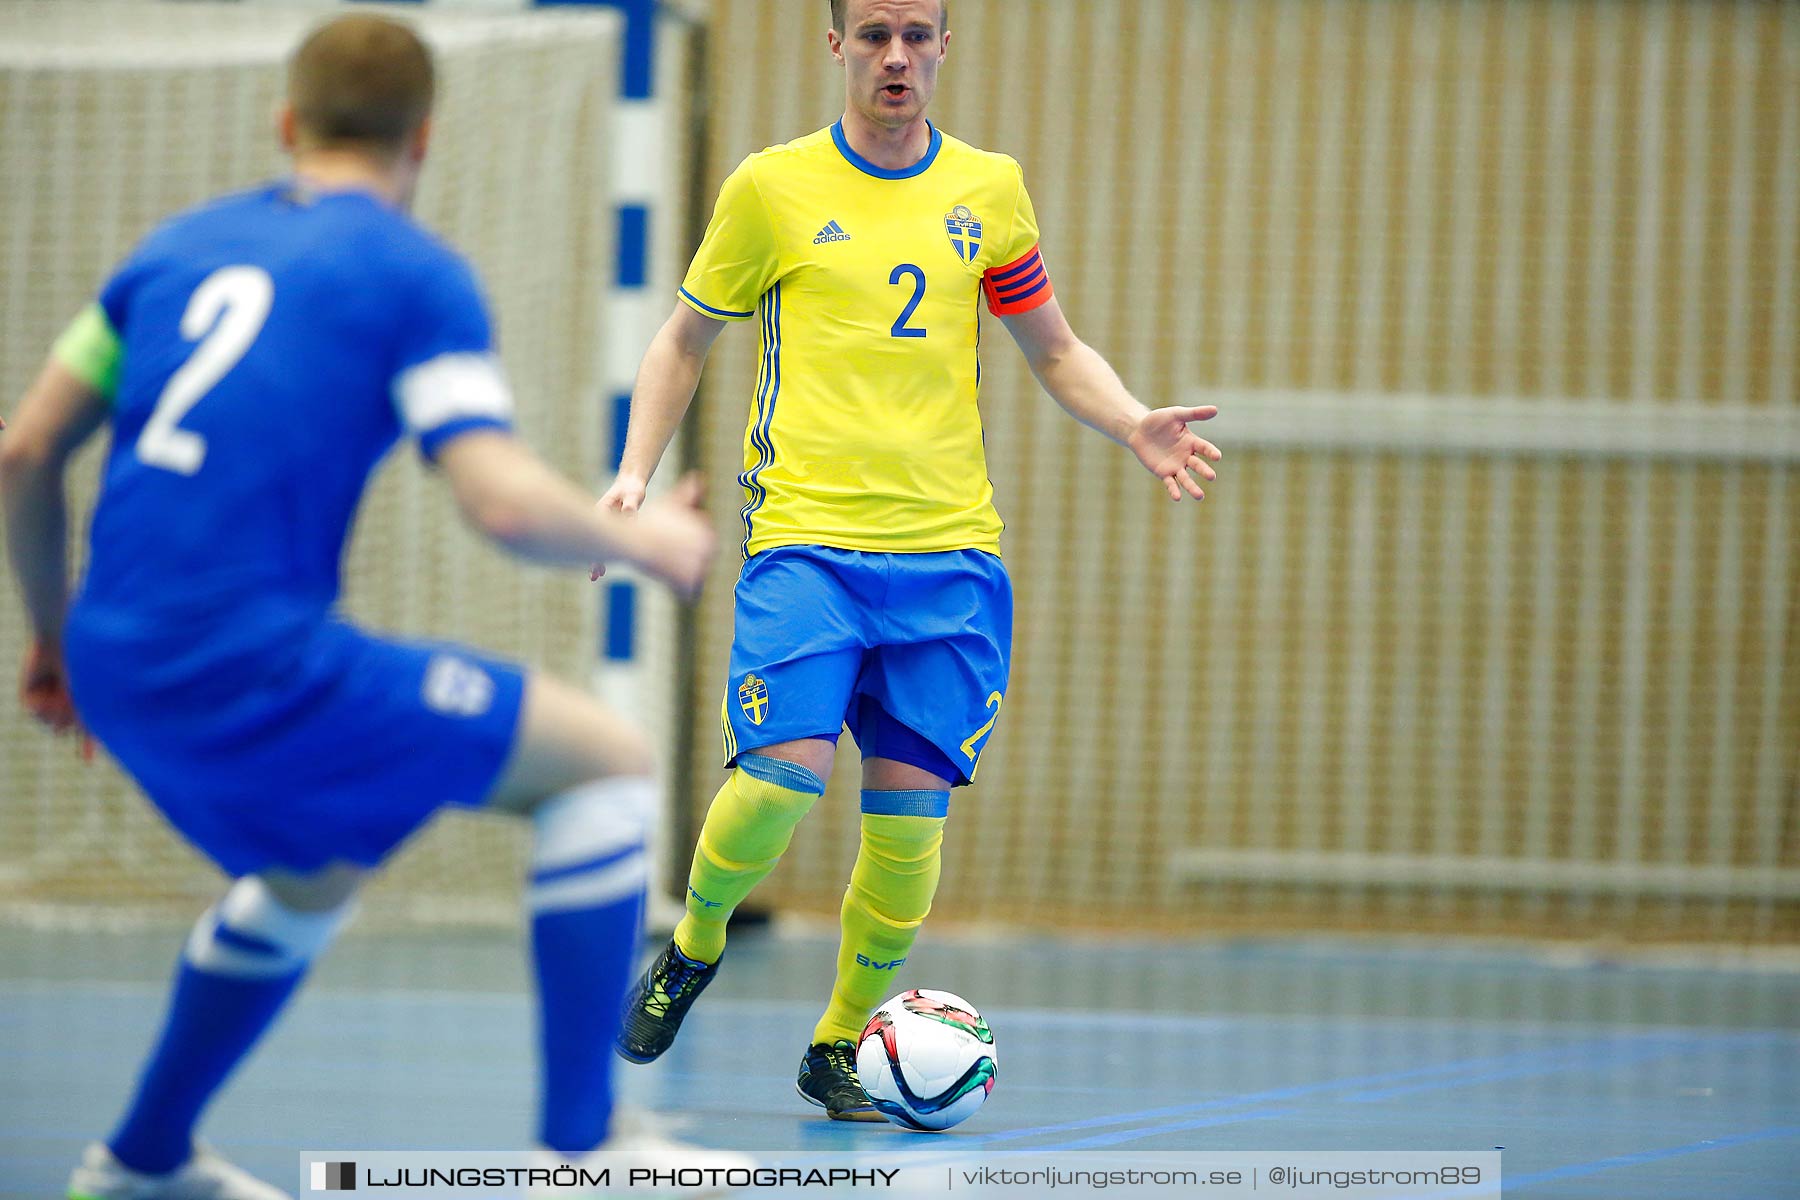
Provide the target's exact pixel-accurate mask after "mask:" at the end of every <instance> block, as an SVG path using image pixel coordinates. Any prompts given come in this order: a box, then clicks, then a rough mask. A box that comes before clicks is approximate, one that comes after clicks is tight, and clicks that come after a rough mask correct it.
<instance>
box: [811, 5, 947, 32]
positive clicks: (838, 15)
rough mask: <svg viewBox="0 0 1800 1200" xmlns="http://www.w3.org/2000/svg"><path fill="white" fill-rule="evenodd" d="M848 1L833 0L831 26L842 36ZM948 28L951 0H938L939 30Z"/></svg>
mask: <svg viewBox="0 0 1800 1200" xmlns="http://www.w3.org/2000/svg"><path fill="white" fill-rule="evenodd" d="M848 3H849V0H831V27H832V28H833V29H835V30H837V31H838V36H840V37H842V36H843V33H844V5H846V4H848ZM948 28H950V0H938V32H939V33H942V32H943V31H944V30H946V29H948Z"/></svg>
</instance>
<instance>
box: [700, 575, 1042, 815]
mask: <svg viewBox="0 0 1800 1200" xmlns="http://www.w3.org/2000/svg"><path fill="white" fill-rule="evenodd" d="M736 600H737V627H736V631H735V634H734V637H733V639H732V644H731V677H730V680H729V682H728V683H727V685H726V688H725V703H724V714H723V716H724V735H725V765H726V766H727V767H729V766H731V765H733V764H734V763H735V762H736V761H737V756H738V755H739V754H743V753H747V752H749V751H752V750H755V749H757V748H759V747H763V746H773V745H775V744H777V743H779V742H790V741H794V740H796V739H798V738H826V739H829V740H831V741H836V740H837V737H838V733H839V732H840V731H841V730H842V729H843V728H845V727H846V726H848V727H849V729H850V735H851V736H852V737H854V738H855V739H856V744H857V746H858V747H859V748H860V749H861V750H862V753H863V757H864V758H891V759H895V760H897V761H899V762H904V763H911V764H912V765H913V766H915V767H919V768H921V769H923V770H927V771H930V772H932V773H933V774H935V775H938V776H940V777H941V778H944V779H948V780H949V781H950V782H951V783H952V784H953V785H957V786H960V785H962V784H966V783H968V782H970V781H971V780H973V779H974V778H975V770H976V768H977V767H978V766H979V765H980V762H981V751H982V749H983V747H985V746H986V745H987V742H988V739H989V738H990V737H991V736H992V734H993V732H994V723H995V722H996V721H997V720H998V719H999V717H1000V705H1001V702H1002V700H1003V698H1004V697H1005V695H1006V677H1007V671H1008V668H1009V666H1010V664H1011V657H1012V583H1011V581H1009V580H1008V579H1007V575H1006V568H1005V566H1003V565H1002V564H1001V562H1000V559H999V558H998V557H997V556H996V555H993V554H988V553H986V552H985V551H981V550H954V551H949V552H946V553H941V554H869V553H863V552H861V551H855V550H834V549H829V548H826V547H821V546H782V547H777V548H776V549H773V550H765V551H763V552H762V553H760V554H757V555H755V556H753V557H752V558H751V559H750V561H749V562H747V563H745V564H744V571H743V575H742V576H741V577H740V578H739V580H738V585H737V594H736Z"/></svg>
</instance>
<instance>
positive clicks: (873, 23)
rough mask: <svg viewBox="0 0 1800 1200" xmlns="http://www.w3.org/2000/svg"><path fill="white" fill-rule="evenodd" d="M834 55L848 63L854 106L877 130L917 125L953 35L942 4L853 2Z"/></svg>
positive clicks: (926, 0)
mask: <svg viewBox="0 0 1800 1200" xmlns="http://www.w3.org/2000/svg"><path fill="white" fill-rule="evenodd" d="M847 10H848V11H846V13H845V14H844V35H843V37H842V38H841V39H840V38H839V37H838V36H837V33H836V31H835V30H834V31H833V32H832V34H831V35H830V39H829V40H830V42H831V50H832V53H833V54H834V55H836V56H837V58H838V61H840V62H842V63H843V64H844V75H845V82H846V85H847V87H848V89H849V99H850V105H851V107H853V108H855V109H856V110H857V111H858V112H860V113H861V114H862V115H863V116H865V117H867V118H868V119H869V120H870V121H873V122H874V123H875V124H877V125H883V126H886V127H888V128H890V129H897V128H901V127H903V126H906V125H910V124H911V123H912V122H914V121H917V120H918V119H919V118H920V117H922V116H924V114H925V106H926V105H928V104H930V103H931V94H932V93H933V92H935V91H936V90H937V74H938V67H939V66H940V65H941V64H942V63H943V61H944V51H945V50H946V48H948V46H949V44H950V35H949V33H948V32H946V31H945V30H944V29H943V5H942V4H941V3H940V2H939V0H850V3H849V5H848V6H847Z"/></svg>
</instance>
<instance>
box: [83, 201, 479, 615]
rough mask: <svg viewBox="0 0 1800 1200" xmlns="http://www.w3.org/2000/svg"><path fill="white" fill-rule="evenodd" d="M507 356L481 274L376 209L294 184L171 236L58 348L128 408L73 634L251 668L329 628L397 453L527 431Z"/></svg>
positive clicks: (119, 415)
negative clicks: (498, 358) (263, 649)
mask: <svg viewBox="0 0 1800 1200" xmlns="http://www.w3.org/2000/svg"><path fill="white" fill-rule="evenodd" d="M83 330H85V333H83V332H81V331H83ZM492 349H493V347H492V338H491V333H490V324H489V320H488V315H487V310H486V306H485V304H484V303H483V301H482V298H481V295H480V291H479V288H478V285H477V283H476V280H475V277H474V274H473V272H472V271H471V270H470V269H469V267H468V265H467V264H466V263H465V262H464V261H463V260H462V259H461V258H460V257H459V256H458V255H457V254H456V253H455V252H454V251H452V250H451V249H449V248H448V247H447V246H445V245H444V244H442V243H441V242H439V241H438V240H437V239H436V238H434V237H432V236H431V235H430V234H428V233H427V232H425V231H424V230H423V229H421V228H420V227H419V226H418V225H416V224H415V223H414V222H413V221H411V220H410V219H409V218H408V217H406V216H405V215H404V214H402V213H400V212H398V211H396V210H395V209H393V208H391V207H389V206H387V205H386V204H384V203H382V202H381V201H380V200H379V199H377V198H376V197H374V196H371V195H368V194H365V193H361V192H354V191H350V192H326V193H317V192H309V191H306V190H304V189H303V188H302V187H301V186H299V185H297V184H294V183H281V184H275V185H272V186H268V187H264V188H261V189H258V190H256V191H252V192H246V193H242V194H238V195H233V196H228V197H225V198H223V199H220V200H217V201H215V202H213V203H211V204H207V205H204V206H202V207H200V208H197V209H194V210H191V211H189V212H187V213H184V214H182V215H180V216H178V217H175V218H174V219H172V220H170V221H169V222H167V223H166V224H164V225H163V226H162V227H161V228H159V229H157V230H156V231H155V232H154V233H152V234H151V235H150V236H149V237H148V238H147V239H146V240H145V241H144V243H143V244H142V245H141V246H140V247H139V248H138V249H137V250H136V252H135V253H134V254H133V255H132V256H131V258H130V259H129V260H127V261H126V262H125V263H124V264H123V265H122V266H121V267H120V268H119V269H118V271H117V272H116V273H115V274H114V275H113V277H112V278H111V280H110V281H108V282H107V284H106V286H105V288H104V289H103V290H102V292H101V295H100V298H99V303H98V305H97V308H96V309H95V310H93V311H91V312H90V313H89V314H86V315H85V317H84V321H83V322H77V326H76V327H75V328H74V329H72V330H71V332H70V334H69V335H67V336H65V338H64V342H63V343H62V344H60V345H59V357H60V358H61V359H62V360H63V361H64V362H67V363H69V364H70V365H71V366H72V367H76V368H77V369H78V370H80V371H81V372H82V373H83V374H84V377H86V378H89V379H90V381H92V382H95V384H96V386H100V387H103V388H104V389H106V390H110V391H111V392H112V394H113V397H114V409H113V442H112V448H111V450H110V452H109V457H108V459H107V463H106V470H105V476H104V480H103V484H102V490H101V496H100V502H99V507H98V509H97V510H96V512H95V515H94V521H93V528H92V532H91V555H90V559H89V564H88V570H87V576H86V580H85V583H84V586H83V589H82V594H81V596H80V598H79V599H78V601H77V602H76V605H75V608H74V610H73V612H72V613H71V618H70V624H71V627H72V630H75V629H78V630H80V631H81V632H84V633H86V634H88V635H90V636H98V637H100V638H101V639H103V640H106V641H113V642H125V643H129V642H152V643H154V642H158V641H163V642H182V641H188V642H189V644H190V645H192V644H193V642H192V641H191V640H189V639H190V635H191V637H192V638H194V639H199V638H204V640H205V642H206V643H207V644H210V645H213V646H228V645H237V646H239V647H241V648H250V647H251V646H253V645H256V644H258V643H261V644H267V643H268V642H269V640H270V639H275V638H280V637H283V636H287V635H289V634H291V633H293V632H294V631H295V630H297V629H300V628H304V627H306V626H309V625H313V624H316V623H317V622H318V621H319V620H321V619H322V618H323V617H324V616H325V615H326V614H327V612H328V611H329V610H330V609H331V607H332V605H333V604H334V603H335V601H336V599H337V595H338V589H339V578H338V573H339V562H340V559H341V557H342V554H343V549H344V542H345V539H346V537H347V534H348V531H349V527H350V523H351V521H352V519H353V517H354V515H355V511H356V507H357V503H358V501H359V500H360V498H361V496H362V493H363V490H364V488H365V486H366V485H367V482H368V477H369V474H370V472H371V471H372V470H373V468H374V467H375V465H376V463H377V462H379V461H380V460H381V458H382V457H383V455H385V454H386V453H387V451H388V449H389V448H390V447H391V446H392V445H393V444H394V443H395V441H396V440H397V439H398V438H399V437H400V436H401V435H402V434H403V433H410V434H412V435H414V436H416V437H417V438H418V440H419V445H420V448H421V450H422V451H423V453H424V454H425V455H427V456H428V457H429V456H432V455H434V454H435V453H436V451H437V449H438V448H439V447H440V446H442V445H443V444H444V442H445V441H446V440H447V439H449V438H452V437H454V436H456V435H457V434H458V433H460V432H464V431H467V430H470V429H474V428H491V427H498V428H507V427H508V426H509V424H510V420H511V413H512V406H511V398H510V394H509V393H508V391H507V388H506V385H505V382H504V380H503V378H502V376H501V374H500V372H499V369H498V366H497V363H496V362H495V360H494V358H493V355H492ZM109 351H110V357H109Z"/></svg>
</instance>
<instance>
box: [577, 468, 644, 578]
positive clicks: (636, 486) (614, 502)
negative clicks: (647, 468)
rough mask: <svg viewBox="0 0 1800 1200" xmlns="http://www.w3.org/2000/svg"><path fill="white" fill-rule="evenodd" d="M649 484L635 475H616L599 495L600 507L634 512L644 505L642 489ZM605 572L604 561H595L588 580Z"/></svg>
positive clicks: (627, 512)
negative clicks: (604, 491)
mask: <svg viewBox="0 0 1800 1200" xmlns="http://www.w3.org/2000/svg"><path fill="white" fill-rule="evenodd" d="M649 486H650V484H649V481H648V480H644V479H639V478H638V477H637V476H636V475H616V476H614V477H613V481H612V486H611V487H609V488H607V489H606V493H605V494H604V495H603V496H601V497H600V507H601V508H610V509H612V510H613V511H614V512H622V513H626V514H630V513H634V512H636V511H637V510H638V509H640V508H642V507H643V506H644V491H645V489H647V488H648V487H649ZM604 574H606V564H605V563H595V564H594V566H593V569H592V570H590V571H589V572H588V579H589V581H593V580H596V579H599V578H600V577H601V576H602V575H604Z"/></svg>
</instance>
